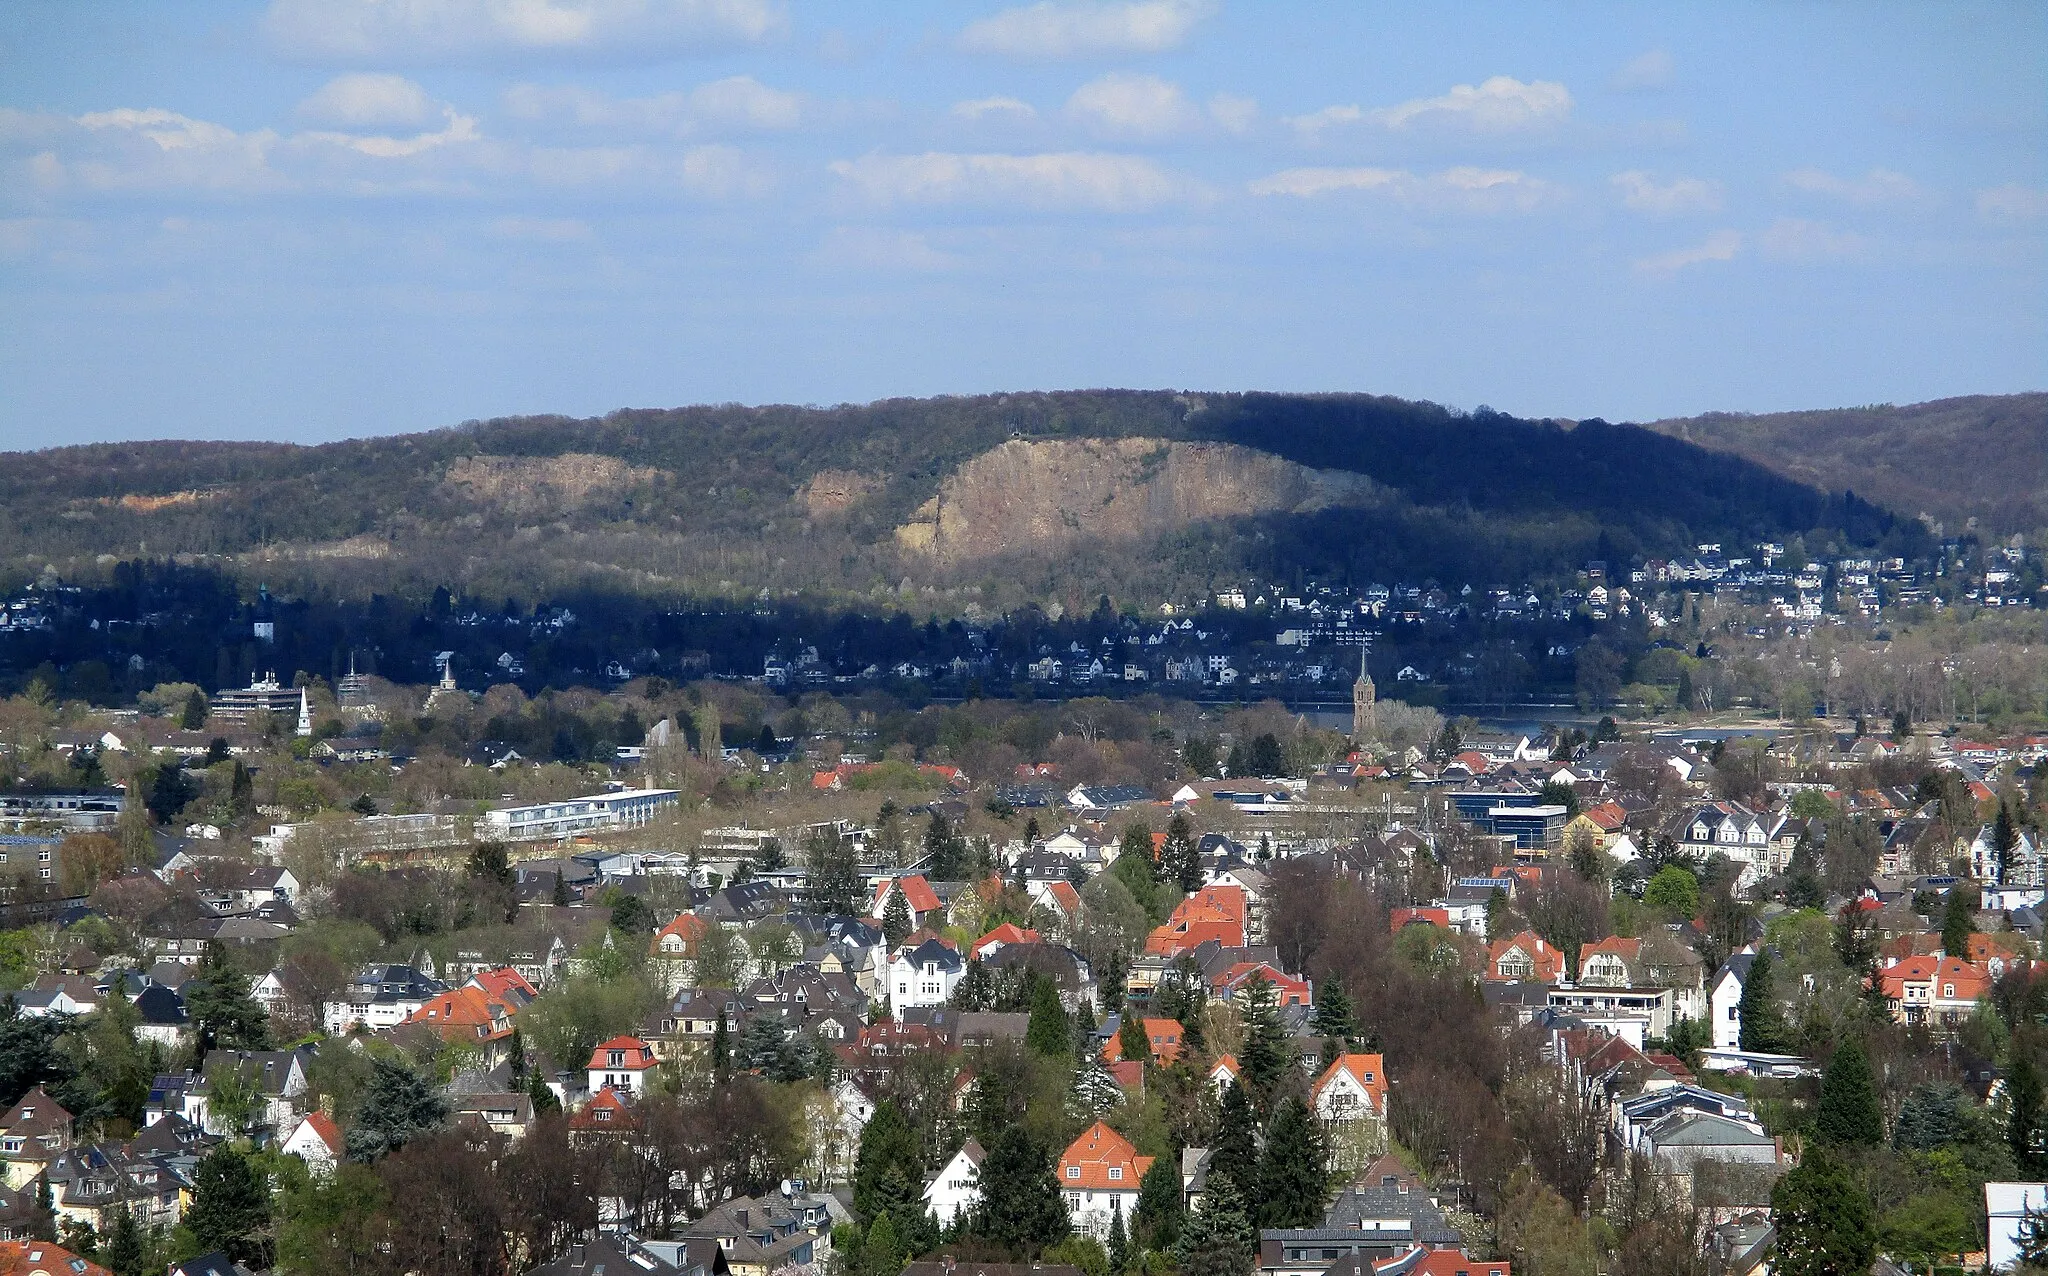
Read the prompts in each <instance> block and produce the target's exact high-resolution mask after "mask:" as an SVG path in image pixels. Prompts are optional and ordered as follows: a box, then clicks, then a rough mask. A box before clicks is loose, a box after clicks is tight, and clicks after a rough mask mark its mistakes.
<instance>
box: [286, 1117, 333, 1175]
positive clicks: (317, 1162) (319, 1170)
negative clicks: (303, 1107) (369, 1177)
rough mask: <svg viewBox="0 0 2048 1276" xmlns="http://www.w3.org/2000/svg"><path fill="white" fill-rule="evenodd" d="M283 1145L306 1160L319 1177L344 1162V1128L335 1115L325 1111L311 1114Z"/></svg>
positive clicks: (314, 1173) (290, 1153)
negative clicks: (342, 1133) (342, 1131)
mask: <svg viewBox="0 0 2048 1276" xmlns="http://www.w3.org/2000/svg"><path fill="white" fill-rule="evenodd" d="M280 1147H281V1150H282V1151H283V1152H284V1154H285V1155H286V1156H296V1157H298V1158H299V1159H300V1160H301V1161H304V1162H305V1163H306V1168H307V1169H308V1170H311V1171H312V1172H313V1176H314V1177H315V1178H326V1177H327V1176H328V1175H330V1174H332V1173H334V1167H335V1166H337V1165H339V1164H341V1156H342V1138H341V1130H340V1128H339V1127H337V1126H336V1125H335V1124H334V1118H333V1117H330V1116H328V1115H327V1114H326V1113H325V1112H313V1113H310V1114H308V1115H307V1117H306V1119H305V1120H303V1121H301V1122H299V1124H298V1125H297V1127H296V1128H294V1129H293V1130H292V1132H291V1133H290V1134H289V1135H287V1136H285V1141H284V1143H283V1144H282V1145H280Z"/></svg>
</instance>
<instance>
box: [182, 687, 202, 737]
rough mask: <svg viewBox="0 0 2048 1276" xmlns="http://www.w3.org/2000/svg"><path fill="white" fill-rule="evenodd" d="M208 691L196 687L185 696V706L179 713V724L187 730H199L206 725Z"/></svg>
mask: <svg viewBox="0 0 2048 1276" xmlns="http://www.w3.org/2000/svg"><path fill="white" fill-rule="evenodd" d="M206 713H207V705H206V693H205V692H203V691H201V690H200V689H199V688H197V687H194V688H192V691H191V693H190V694H189V695H187V696H186V697H185V708H184V711H183V712H182V713H180V714H179V715H178V725H179V726H181V727H183V728H184V729H185V730H187V731H197V730H199V729H200V728H201V727H203V726H205V725H206Z"/></svg>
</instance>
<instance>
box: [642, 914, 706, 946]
mask: <svg viewBox="0 0 2048 1276" xmlns="http://www.w3.org/2000/svg"><path fill="white" fill-rule="evenodd" d="M710 925H711V924H710V923H709V922H707V921H705V920H704V919H703V918H701V917H699V916H697V914H695V913H677V914H676V919H675V920H674V921H672V922H670V923H669V924H668V925H666V926H664V927H662V928H661V929H660V930H658V931H655V932H654V938H653V939H652V940H651V941H649V943H648V951H649V952H661V951H664V950H663V948H662V941H663V940H665V939H667V940H673V941H674V942H673V943H672V944H670V945H669V948H668V949H667V950H666V951H670V952H674V951H676V950H678V949H680V950H681V951H682V953H683V954H684V955H685V956H689V955H693V954H695V953H696V951H697V941H698V940H700V939H702V938H704V932H705V931H706V930H708V929H710Z"/></svg>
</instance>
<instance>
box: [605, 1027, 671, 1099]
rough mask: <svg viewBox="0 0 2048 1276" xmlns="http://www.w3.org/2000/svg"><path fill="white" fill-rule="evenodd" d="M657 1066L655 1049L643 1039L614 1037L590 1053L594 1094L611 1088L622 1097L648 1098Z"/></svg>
mask: <svg viewBox="0 0 2048 1276" xmlns="http://www.w3.org/2000/svg"><path fill="white" fill-rule="evenodd" d="M656 1062H657V1061H656V1059H655V1057H654V1047H652V1046H650V1045H648V1044H647V1043H646V1042H644V1041H642V1040H640V1038H638V1037H613V1038H612V1039H611V1040H610V1041H607V1042H604V1043H603V1044H601V1045H599V1046H598V1048H597V1049H595V1050H593V1051H591V1052H590V1092H591V1093H592V1094H596V1093H597V1092H598V1091H599V1090H602V1089H605V1088H606V1087H609V1088H611V1089H612V1090H615V1091H617V1092H619V1093H622V1094H623V1093H626V1092H628V1091H630V1092H632V1093H633V1094H635V1095H639V1094H644V1093H645V1092H646V1090H647V1076H648V1074H649V1073H651V1072H653V1071H654V1068H655V1064H656Z"/></svg>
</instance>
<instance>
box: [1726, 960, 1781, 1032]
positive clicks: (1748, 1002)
mask: <svg viewBox="0 0 2048 1276" xmlns="http://www.w3.org/2000/svg"><path fill="white" fill-rule="evenodd" d="M1771 984H1772V975H1771V950H1770V949H1769V948H1768V947H1766V946H1764V945H1761V944H1760V945H1758V946H1757V950H1756V955H1755V956H1754V957H1753V958H1752V959H1751V960H1750V964H1749V975H1748V977H1747V978H1745V979H1744V980H1743V981H1742V1000H1741V1001H1740V1002H1738V1003H1737V1004H1736V1012H1735V1013H1736V1015H1737V1017H1738V1018H1739V1019H1740V1020H1741V1024H1742V1032H1741V1036H1740V1045H1741V1047H1742V1048H1743V1049H1744V1050H1756V1051H1760V1052H1762V1053H1764V1054H1781V1053H1783V1052H1784V1049H1785V1046H1786V1044H1787V1040H1788V1038H1787V1034H1786V1031H1785V1015H1784V1011H1783V1010H1782V1009H1780V1008H1779V1005H1778V998H1777V994H1776V991H1775V990H1774V989H1773V988H1772V986H1771Z"/></svg>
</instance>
